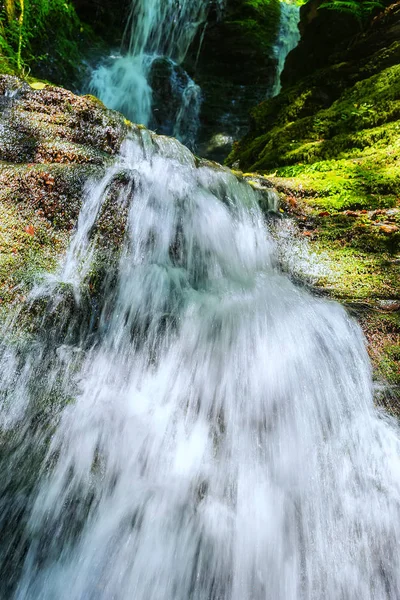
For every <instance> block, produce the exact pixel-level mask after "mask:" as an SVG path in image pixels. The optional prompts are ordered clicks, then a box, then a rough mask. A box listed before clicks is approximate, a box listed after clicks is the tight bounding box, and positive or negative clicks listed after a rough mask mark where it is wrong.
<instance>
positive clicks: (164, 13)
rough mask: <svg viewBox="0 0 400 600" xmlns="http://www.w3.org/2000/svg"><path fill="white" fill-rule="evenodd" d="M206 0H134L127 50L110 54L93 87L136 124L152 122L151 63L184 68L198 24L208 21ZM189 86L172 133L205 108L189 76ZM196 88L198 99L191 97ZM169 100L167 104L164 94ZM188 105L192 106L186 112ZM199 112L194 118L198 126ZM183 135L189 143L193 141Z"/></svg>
mask: <svg viewBox="0 0 400 600" xmlns="http://www.w3.org/2000/svg"><path fill="white" fill-rule="evenodd" d="M208 5H209V2H208V1H207V0H182V1H180V2H179V3H178V2H176V0H139V1H133V2H132V8H131V14H130V17H129V21H128V25H127V35H128V44H127V52H126V53H124V54H122V55H121V54H116V55H112V56H110V57H109V58H108V59H107V60H106V61H105V62H104V63H103V64H100V65H99V66H98V67H97V68H96V69H95V70H94V71H93V73H92V77H91V84H90V85H91V89H92V90H93V91H94V92H95V93H96V94H97V95H98V96H99V98H100V99H101V100H103V102H104V103H105V104H106V105H107V106H108V107H110V108H114V109H117V110H120V111H121V112H123V113H124V114H125V115H126V116H127V117H128V118H129V119H131V120H132V121H134V122H140V123H143V124H145V125H152V100H153V90H152V86H151V85H150V79H151V75H152V67H153V64H154V61H155V60H159V59H160V57H163V58H165V59H166V60H167V61H169V62H172V63H173V64H174V65H175V66H176V67H179V66H180V65H181V64H182V62H183V60H184V59H185V57H186V54H187V52H188V49H189V46H190V44H191V42H192V41H193V39H194V37H195V35H196V33H197V30H198V28H199V26H200V25H201V24H202V23H203V22H204V21H205V19H206V15H207V10H208ZM185 75H186V78H187V80H188V83H187V86H186V87H185V89H184V90H183V91H182V95H181V107H180V109H179V111H178V115H177V114H176V113H175V117H176V123H175V129H174V126H173V127H172V130H171V131H170V132H169V133H172V132H173V131H175V132H176V131H177V133H178V134H179V132H180V126H179V122H180V121H182V120H183V118H184V119H185V120H186V121H187V120H190V119H191V118H192V117H193V114H192V112H193V111H192V109H193V106H196V107H197V110H198V111H199V109H200V98H201V95H200V89H199V88H198V86H196V85H195V83H194V82H193V80H192V79H191V78H190V77H189V76H188V75H187V74H185ZM194 92H196V95H197V98H196V102H195V103H193V102H192V103H189V104H188V101H187V97H188V95H193V93H194ZM163 100H164V103H167V102H168V98H167V97H165V98H164V99H163ZM185 109H188V111H187V112H185ZM197 120H198V114H197V115H195V116H194V120H193V123H194V124H196V122H197ZM196 133H197V130H195V131H194V134H193V133H192V134H191V135H192V137H191V138H190V139H187V137H185V136H183V138H182V139H181V141H183V142H184V143H189V144H192V145H193V143H194V137H193V136H195V135H196Z"/></svg>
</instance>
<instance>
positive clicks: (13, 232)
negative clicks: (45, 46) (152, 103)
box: [0, 75, 129, 306]
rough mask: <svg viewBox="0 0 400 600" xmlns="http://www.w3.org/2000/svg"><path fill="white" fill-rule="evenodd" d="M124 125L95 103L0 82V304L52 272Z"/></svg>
mask: <svg viewBox="0 0 400 600" xmlns="http://www.w3.org/2000/svg"><path fill="white" fill-rule="evenodd" d="M35 88H36V89H35ZM38 88H39V89H38ZM40 88H41V89H40ZM128 126H129V124H128V123H127V122H125V120H124V118H123V117H122V115H120V114H118V113H115V112H113V111H109V110H107V109H106V108H105V107H104V106H103V105H102V104H101V102H99V101H98V100H97V99H96V98H93V97H90V96H83V97H79V96H75V95H74V94H72V93H71V92H69V91H66V90H64V89H61V88H56V87H52V86H48V85H44V84H40V83H35V84H33V88H32V87H31V86H30V85H29V84H27V83H24V82H22V81H21V80H19V79H17V78H16V77H11V76H7V75H2V76H0V136H1V142H2V143H1V145H0V289H1V293H0V305H3V306H4V305H5V304H7V303H8V302H10V301H11V300H13V299H15V298H17V297H18V295H20V294H23V293H24V285H23V282H24V281H25V282H28V281H29V280H30V279H31V277H32V275H33V273H34V272H35V271H37V270H38V269H49V268H51V267H52V266H53V264H54V261H55V260H56V259H57V257H58V256H59V254H60V253H61V252H62V251H63V249H64V248H65V247H66V244H67V242H68V239H69V235H70V232H71V230H72V229H73V227H74V226H75V223H76V219H77V215H78V213H79V210H80V206H81V202H82V190H83V188H84V186H85V184H86V182H87V180H88V178H89V177H90V176H95V177H100V176H101V175H102V173H103V171H104V168H105V166H106V165H107V164H108V163H109V162H110V160H112V157H113V156H114V155H115V154H116V153H117V152H118V150H119V148H120V145H121V143H122V140H123V139H124V137H125V135H126V132H127V130H128ZM17 285H18V287H16V286H17Z"/></svg>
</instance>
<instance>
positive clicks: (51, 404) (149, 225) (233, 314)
mask: <svg viewBox="0 0 400 600" xmlns="http://www.w3.org/2000/svg"><path fill="white" fill-rule="evenodd" d="M121 170H122V171H123V172H124V182H125V183H124V186H123V190H122V191H121V192H120V200H119V204H118V205H117V206H116V210H118V206H120V205H121V206H122V204H124V206H125V207H128V216H127V224H126V231H125V236H124V240H123V242H121V248H120V256H119V258H118V261H117V264H116V265H114V266H113V267H111V266H110V267H109V268H110V269H111V268H113V269H114V272H113V273H112V274H111V273H108V277H106V278H105V279H104V281H103V284H102V286H100V288H99V289H101V292H100V294H99V295H98V297H97V301H96V302H97V303H96V304H95V303H94V301H93V303H92V304H88V305H85V294H84V293H83V292H82V290H84V289H85V282H86V280H87V277H88V273H89V272H90V267H89V265H88V262H89V263H90V262H91V263H92V267H91V268H92V269H94V268H95V265H96V247H95V245H94V239H93V236H94V233H93V232H94V231H95V228H94V223H95V222H96V221H97V219H98V218H99V215H100V214H101V206H102V204H103V203H104V197H105V194H106V190H107V188H108V187H109V185H110V184H111V182H112V180H114V179H115V177H116V176H117V173H118V172H119V171H121ZM276 252H277V250H276V245H275V242H274V241H273V239H272V237H271V236H270V234H269V233H268V230H267V228H266V225H265V223H264V219H263V216H262V214H261V212H260V210H259V208H258V205H257V193H256V191H254V190H253V189H252V188H251V187H250V186H248V185H246V184H245V183H242V182H239V181H238V180H237V179H236V178H235V177H234V176H233V175H232V174H230V173H229V172H228V171H226V170H222V169H220V168H210V166H207V164H200V165H198V164H197V165H196V162H195V159H194V157H193V156H192V155H191V154H190V152H189V151H188V150H187V149H185V148H184V147H182V146H181V145H180V144H179V143H178V142H175V141H173V140H167V139H164V138H157V137H155V136H151V135H150V134H149V133H148V132H146V131H137V132H136V133H135V134H134V135H133V138H132V139H131V140H128V141H127V142H126V143H125V147H124V150H123V152H122V155H121V157H120V159H119V163H118V164H117V165H116V166H114V167H112V169H111V170H110V171H109V172H108V174H107V176H106V178H105V179H104V180H103V182H100V183H99V184H97V185H93V186H92V188H90V187H89V188H88V193H87V197H86V199H85V202H84V204H83V207H82V211H81V216H80V220H79V224H78V228H77V231H76V233H75V236H74V238H73V240H72V242H71V245H70V249H69V251H68V253H67V255H66V257H65V259H64V262H63V263H62V264H61V265H60V268H59V270H58V273H57V274H56V276H54V279H53V280H46V283H44V284H41V287H40V286H39V287H38V288H37V289H36V290H35V292H34V296H32V299H33V297H34V298H35V299H37V298H41V299H42V301H43V300H45V299H46V298H48V301H49V304H48V308H47V317H46V318H44V317H43V321H41V322H40V323H41V326H40V327H39V328H38V330H37V332H36V333H34V334H33V335H32V339H31V340H30V341H27V342H26V343H25V345H24V347H23V348H18V347H16V345H15V344H14V345H13V344H12V343H11V342H8V343H7V344H4V345H3V349H2V352H1V357H2V358H1V359H0V360H1V369H0V373H1V377H2V380H1V381H2V390H3V402H2V409H1V412H0V416H2V418H3V421H2V423H3V426H2V433H1V437H2V453H1V456H0V469H1V475H2V476H1V478H0V499H1V503H0V508H1V510H0V525H1V526H2V531H3V535H2V537H1V538H0V570H1V573H2V578H1V586H2V590H5V591H4V597H8V598H14V599H16V600H28V599H29V600H39V599H40V600H53V599H56V598H57V599H59V600H64V599H65V600H67V599H68V600H88V599H92V600H109V599H111V598H112V599H115V600H130V599H132V598H135V599H136V600H277V599H279V600H321V599H322V598H323V599H324V600H339V599H341V600H360V599H361V598H362V599H363V600H395V599H397V598H398V597H399V591H400V569H399V566H400V565H399V543H400V519H399V517H400V461H399V451H400V448H399V431H398V427H397V425H396V423H395V422H394V421H391V420H390V419H389V417H386V416H384V415H383V414H380V413H377V411H376V410H375V409H374V407H373V402H372V381H371V369H370V365H369V362H368V358H367V354H366V350H365V346H364V340H363V337H362V334H361V333H360V330H359V328H358V326H357V325H356V324H355V323H354V322H353V321H352V320H351V319H350V318H349V316H348V315H347V314H346V312H345V311H344V310H343V308H341V307H340V306H338V305H337V304H335V303H332V302H326V301H322V300H320V299H316V298H313V297H312V296H310V295H309V294H308V293H306V292H305V291H303V290H302V289H299V288H297V287H295V286H294V285H293V284H292V283H291V282H290V280H289V279H288V278H287V277H286V276H284V275H283V274H281V273H280V271H279V268H278V266H277V265H278V260H277V254H276ZM63 283H64V285H65V286H67V287H68V286H69V287H70V286H72V287H73V289H74V290H81V293H74V294H73V296H74V297H75V300H74V302H75V304H74V305H73V308H72V309H71V305H70V303H68V302H67V301H66V302H65V303H64V304H63V303H62V302H61V301H59V300H58V301H57V303H56V304H57V307H58V308H57V310H55V309H52V306H53V300H54V297H55V296H56V295H57V294H58V295H59V294H62V289H63V286H62V284H63ZM60 290H61V291H60ZM65 294H67V291H66V292H65ZM60 306H61V307H63V308H62V309H61V308H60ZM85 307H86V308H85ZM52 310H54V313H52V312H51V311H52ZM60 315H61V316H60ZM94 317H95V318H94ZM93 320H95V322H96V325H91V323H92V322H93ZM9 338H10V335H9V332H8V339H9Z"/></svg>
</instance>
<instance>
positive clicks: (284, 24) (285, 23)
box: [270, 1, 300, 97]
mask: <svg viewBox="0 0 400 600" xmlns="http://www.w3.org/2000/svg"><path fill="white" fill-rule="evenodd" d="M280 9H281V17H280V24H279V33H278V39H277V41H276V44H275V46H274V56H275V57H276V59H277V61H278V64H277V70H276V75H275V81H274V85H273V87H272V90H271V94H270V95H271V97H274V96H277V95H278V94H279V92H280V91H281V75H282V72H283V69H284V67H285V61H286V58H287V55H288V54H289V52H291V51H292V50H294V48H296V46H297V44H298V43H299V41H300V31H299V21H300V7H299V6H298V5H297V4H295V3H293V2H286V1H283V2H281V3H280Z"/></svg>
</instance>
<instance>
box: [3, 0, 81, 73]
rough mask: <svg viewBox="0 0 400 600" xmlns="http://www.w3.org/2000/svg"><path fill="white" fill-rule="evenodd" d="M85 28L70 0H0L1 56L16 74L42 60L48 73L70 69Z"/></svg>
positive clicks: (78, 53) (41, 63)
mask: <svg viewBox="0 0 400 600" xmlns="http://www.w3.org/2000/svg"><path fill="white" fill-rule="evenodd" d="M86 31H87V29H85V28H84V26H83V25H82V23H81V22H80V20H79V18H78V16H77V14H76V12H75V9H74V7H73V5H72V3H71V0H3V2H1V0H0V58H1V56H3V57H4V58H5V59H6V60H7V61H8V62H9V64H10V65H11V66H12V67H13V69H14V70H15V71H16V72H17V73H18V74H23V73H24V72H25V73H26V72H27V71H28V70H30V69H31V68H32V69H37V68H38V66H40V65H43V64H44V63H46V68H47V70H48V71H49V72H50V74H51V71H52V70H54V71H57V70H58V71H61V72H62V71H64V73H65V72H67V71H72V70H73V69H74V68H75V66H76V64H77V63H78V62H79V60H80V49H79V43H80V40H81V39H82V33H85V32H86ZM61 78H62V74H61Z"/></svg>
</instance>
